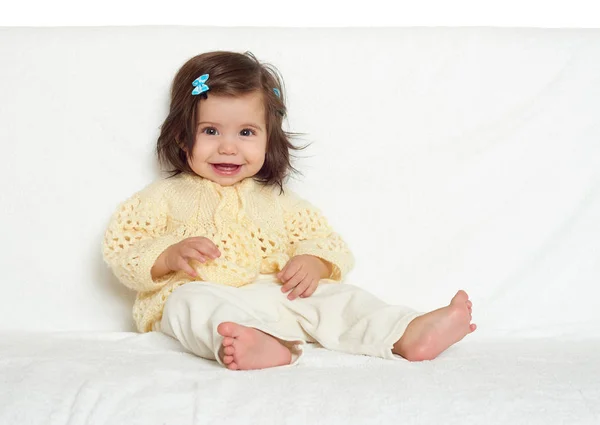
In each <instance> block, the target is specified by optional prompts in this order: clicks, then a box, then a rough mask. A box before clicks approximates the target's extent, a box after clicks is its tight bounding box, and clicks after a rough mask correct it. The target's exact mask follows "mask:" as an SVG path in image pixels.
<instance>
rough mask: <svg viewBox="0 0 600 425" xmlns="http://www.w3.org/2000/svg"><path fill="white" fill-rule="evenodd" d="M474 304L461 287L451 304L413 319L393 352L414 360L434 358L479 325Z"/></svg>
mask: <svg viewBox="0 0 600 425" xmlns="http://www.w3.org/2000/svg"><path fill="white" fill-rule="evenodd" d="M472 307H473V304H472V303H471V301H469V296H468V295H467V293H466V292H465V291H462V290H461V291H458V292H457V293H456V295H455V296H454V298H452V301H451V302H450V305H448V306H446V307H443V308H440V309H437V310H434V311H432V312H429V313H427V314H424V315H423V316H419V317H417V318H416V319H414V320H413V321H412V322H410V324H409V325H408V327H407V328H406V331H405V332H404V335H402V338H400V339H399V340H398V341H397V342H396V343H395V344H394V348H393V349H392V352H393V353H395V354H399V355H401V356H402V357H404V358H405V359H407V360H411V361H420V360H432V359H435V358H436V357H437V356H438V355H439V354H440V353H441V352H443V351H445V350H446V349H447V348H448V347H450V346H451V345H453V344H456V343H457V342H458V341H460V340H461V339H463V338H464V337H465V336H467V335H468V334H470V333H471V332H473V331H474V330H475V329H477V325H475V324H474V323H473V324H471V319H472V316H471V312H472Z"/></svg>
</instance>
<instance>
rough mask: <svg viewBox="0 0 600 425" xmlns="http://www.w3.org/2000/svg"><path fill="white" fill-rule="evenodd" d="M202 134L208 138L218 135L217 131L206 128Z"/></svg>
mask: <svg viewBox="0 0 600 425" xmlns="http://www.w3.org/2000/svg"><path fill="white" fill-rule="evenodd" d="M202 132H203V133H204V134H208V135H209V136H216V135H217V134H219V132H218V131H217V129H216V128H214V127H206V128H205V129H204V130H202Z"/></svg>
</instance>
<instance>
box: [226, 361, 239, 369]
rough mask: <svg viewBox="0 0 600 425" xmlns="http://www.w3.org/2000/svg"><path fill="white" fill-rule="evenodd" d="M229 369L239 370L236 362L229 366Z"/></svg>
mask: <svg viewBox="0 0 600 425" xmlns="http://www.w3.org/2000/svg"><path fill="white" fill-rule="evenodd" d="M227 369H229V370H238V369H239V367H238V365H237V363H236V362H231V363H229V364H228V365H227Z"/></svg>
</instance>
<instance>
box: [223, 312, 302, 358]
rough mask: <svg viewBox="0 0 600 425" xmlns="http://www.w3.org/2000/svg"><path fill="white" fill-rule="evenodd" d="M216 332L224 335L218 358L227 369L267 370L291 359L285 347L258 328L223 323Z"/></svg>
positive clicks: (290, 354)
mask: <svg viewBox="0 0 600 425" xmlns="http://www.w3.org/2000/svg"><path fill="white" fill-rule="evenodd" d="M217 332H219V334H220V335H222V336H223V337H224V338H223V345H222V346H221V349H220V350H219V357H221V360H222V361H223V363H224V364H225V366H227V368H228V369H231V370H251V369H266V368H268V367H275V366H283V365H287V364H290V363H291V362H292V353H291V352H290V350H289V349H288V348H287V347H285V346H284V345H282V344H281V343H280V342H279V341H278V340H277V339H275V338H274V337H272V336H271V335H269V334H266V333H264V332H261V331H259V330H258V329H254V328H249V327H246V326H242V325H238V324H237V323H233V322H223V323H221V324H220V325H219V326H218V327H217Z"/></svg>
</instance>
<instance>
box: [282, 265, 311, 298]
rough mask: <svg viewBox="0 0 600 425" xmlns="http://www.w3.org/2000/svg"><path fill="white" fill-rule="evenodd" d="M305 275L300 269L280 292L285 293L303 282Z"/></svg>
mask: <svg viewBox="0 0 600 425" xmlns="http://www.w3.org/2000/svg"><path fill="white" fill-rule="evenodd" d="M306 275H307V273H306V272H305V271H303V270H302V268H300V269H299V270H298V272H296V274H295V275H294V276H292V277H291V279H290V280H288V281H287V282H286V283H285V285H283V286H282V288H281V292H287V291H289V290H290V289H292V288H295V287H296V286H298V284H299V283H300V282H302V281H303V280H304V278H305V277H306Z"/></svg>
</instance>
